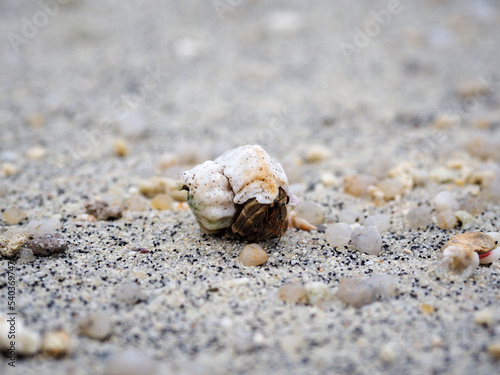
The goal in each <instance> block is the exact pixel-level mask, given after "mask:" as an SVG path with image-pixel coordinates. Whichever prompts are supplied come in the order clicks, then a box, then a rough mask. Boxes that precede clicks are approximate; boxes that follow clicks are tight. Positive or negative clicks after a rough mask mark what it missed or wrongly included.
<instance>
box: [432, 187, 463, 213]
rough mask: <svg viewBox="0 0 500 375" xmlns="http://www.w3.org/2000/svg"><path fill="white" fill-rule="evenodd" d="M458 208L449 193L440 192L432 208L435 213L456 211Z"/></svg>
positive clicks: (456, 202)
mask: <svg viewBox="0 0 500 375" xmlns="http://www.w3.org/2000/svg"><path fill="white" fill-rule="evenodd" d="M458 207H459V204H458V201H457V200H456V199H455V197H454V195H453V194H452V193H450V192H449V191H442V192H440V193H438V194H437V195H436V197H435V198H434V208H435V209H436V211H437V212H443V211H456V210H458Z"/></svg>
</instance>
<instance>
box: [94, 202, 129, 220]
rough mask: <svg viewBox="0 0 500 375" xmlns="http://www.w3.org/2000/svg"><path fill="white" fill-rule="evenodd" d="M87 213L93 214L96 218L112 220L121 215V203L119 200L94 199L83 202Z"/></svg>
mask: <svg viewBox="0 0 500 375" xmlns="http://www.w3.org/2000/svg"><path fill="white" fill-rule="evenodd" d="M85 209H86V210H87V213H88V214H90V215H93V216H95V217H96V218H97V219H98V220H114V219H119V218H120V217H122V211H123V204H122V202H121V200H115V199H113V198H109V199H106V200H104V199H95V200H93V201H91V202H87V203H86V204H85Z"/></svg>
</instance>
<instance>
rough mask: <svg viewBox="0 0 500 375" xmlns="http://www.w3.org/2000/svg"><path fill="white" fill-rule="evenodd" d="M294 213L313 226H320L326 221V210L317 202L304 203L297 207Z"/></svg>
mask: <svg viewBox="0 0 500 375" xmlns="http://www.w3.org/2000/svg"><path fill="white" fill-rule="evenodd" d="M294 211H295V212H296V213H297V216H298V217H300V218H301V219H304V220H306V221H307V222H309V223H310V224H312V225H319V224H321V223H323V222H324V221H325V210H324V208H323V206H322V205H320V204H319V203H316V202H312V201H305V202H302V203H301V204H300V205H299V206H297V207H295V209H294Z"/></svg>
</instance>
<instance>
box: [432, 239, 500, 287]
mask: <svg viewBox="0 0 500 375" xmlns="http://www.w3.org/2000/svg"><path fill="white" fill-rule="evenodd" d="M499 239H500V233H498V232H489V233H482V232H469V233H461V234H457V235H455V236H453V237H452V238H450V240H449V241H448V242H447V243H446V245H445V246H444V249H443V255H444V258H443V260H442V262H441V263H440V264H439V266H438V268H437V269H436V271H437V272H438V273H439V272H440V271H443V270H448V271H451V272H452V273H454V274H459V275H462V276H463V278H464V279H467V278H469V276H471V275H472V274H473V273H474V271H475V270H476V268H477V267H478V265H479V264H480V263H481V264H488V263H492V262H494V261H495V260H498V259H500V246H498V241H499Z"/></svg>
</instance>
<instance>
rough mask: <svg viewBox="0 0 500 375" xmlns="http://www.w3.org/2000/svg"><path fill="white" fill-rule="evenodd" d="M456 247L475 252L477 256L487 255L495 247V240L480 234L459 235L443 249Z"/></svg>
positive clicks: (451, 239) (452, 238)
mask: <svg viewBox="0 0 500 375" xmlns="http://www.w3.org/2000/svg"><path fill="white" fill-rule="evenodd" d="M451 246H456V247H461V248H463V249H467V250H472V251H475V252H476V253H478V254H483V253H487V252H489V251H491V250H493V249H494V248H495V247H496V244H495V240H494V239H493V238H492V237H491V236H489V235H487V234H486V233H482V232H469V233H460V234H457V235H455V236H453V237H451V238H450V240H449V241H448V242H447V243H446V245H445V248H447V247H451Z"/></svg>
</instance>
